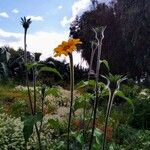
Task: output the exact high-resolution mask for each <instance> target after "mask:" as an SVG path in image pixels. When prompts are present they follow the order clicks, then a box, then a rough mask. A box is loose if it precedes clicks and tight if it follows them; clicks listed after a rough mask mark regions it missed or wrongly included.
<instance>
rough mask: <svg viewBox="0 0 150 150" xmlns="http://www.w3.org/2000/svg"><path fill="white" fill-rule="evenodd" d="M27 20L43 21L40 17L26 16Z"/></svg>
mask: <svg viewBox="0 0 150 150" xmlns="http://www.w3.org/2000/svg"><path fill="white" fill-rule="evenodd" d="M27 18H31V20H32V21H44V19H43V17H42V16H32V15H31V16H27Z"/></svg>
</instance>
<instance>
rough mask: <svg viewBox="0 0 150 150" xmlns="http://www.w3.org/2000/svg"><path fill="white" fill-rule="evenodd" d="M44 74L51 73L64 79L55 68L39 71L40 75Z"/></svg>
mask: <svg viewBox="0 0 150 150" xmlns="http://www.w3.org/2000/svg"><path fill="white" fill-rule="evenodd" d="M42 72H50V73H55V74H56V75H58V76H59V77H60V78H62V76H61V74H60V73H59V72H58V71H57V70H56V69H55V68H51V67H42V68H41V69H40V70H39V74H40V73H42Z"/></svg>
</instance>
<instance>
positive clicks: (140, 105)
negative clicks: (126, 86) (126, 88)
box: [131, 99, 150, 129]
mask: <svg viewBox="0 0 150 150" xmlns="http://www.w3.org/2000/svg"><path fill="white" fill-rule="evenodd" d="M134 107H135V112H134V114H133V116H132V121H131V125H132V126H133V127H135V128H138V129H150V99H136V100H135V102H134Z"/></svg>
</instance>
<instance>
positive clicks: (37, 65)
mask: <svg viewBox="0 0 150 150" xmlns="http://www.w3.org/2000/svg"><path fill="white" fill-rule="evenodd" d="M25 66H26V67H27V70H28V71H29V70H31V69H32V68H34V67H35V68H36V67H43V66H45V65H44V64H40V63H37V62H34V63H27V64H25Z"/></svg>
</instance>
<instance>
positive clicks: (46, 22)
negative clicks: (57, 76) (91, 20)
mask: <svg viewBox="0 0 150 150" xmlns="http://www.w3.org/2000/svg"><path fill="white" fill-rule="evenodd" d="M98 1H99V2H107V1H109V0H98ZM90 6H91V0H0V46H4V45H9V46H10V47H13V48H15V49H17V48H18V47H23V28H22V26H21V23H20V21H21V19H20V18H21V17H24V16H26V17H27V18H31V20H32V24H31V25H30V28H29V30H28V36H27V50H28V51H30V52H41V53H42V57H41V58H42V59H46V58H48V57H50V56H53V49H54V48H55V47H56V46H57V45H58V44H60V43H61V42H62V41H63V40H67V39H68V36H69V25H70V23H71V22H72V21H73V20H74V18H75V17H76V15H79V16H80V15H82V13H83V12H85V11H86V10H89V9H90ZM74 58H75V64H80V65H84V66H85V62H83V60H82V59H81V57H80V54H78V53H74ZM58 59H60V60H64V59H66V58H65V57H61V58H58ZM66 61H68V58H67V60H66Z"/></svg>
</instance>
